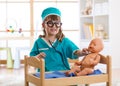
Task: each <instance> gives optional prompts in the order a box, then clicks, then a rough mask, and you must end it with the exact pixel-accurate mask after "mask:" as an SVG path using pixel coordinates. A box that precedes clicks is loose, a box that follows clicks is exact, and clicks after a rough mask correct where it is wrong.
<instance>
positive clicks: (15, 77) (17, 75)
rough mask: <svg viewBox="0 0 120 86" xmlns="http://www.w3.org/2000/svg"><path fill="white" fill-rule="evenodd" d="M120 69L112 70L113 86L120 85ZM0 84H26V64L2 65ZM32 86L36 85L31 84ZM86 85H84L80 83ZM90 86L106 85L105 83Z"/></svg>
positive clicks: (20, 85)
mask: <svg viewBox="0 0 120 86" xmlns="http://www.w3.org/2000/svg"><path fill="white" fill-rule="evenodd" d="M119 73H120V69H116V70H113V71H112V86H120V74H119ZM0 74H1V75H0V86H24V66H23V65H22V66H21V68H20V69H6V67H5V66H0ZM30 86H34V85H33V84H30ZM79 86H84V85H79ZM90 86H105V83H101V84H94V85H90Z"/></svg>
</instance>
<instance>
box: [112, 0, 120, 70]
mask: <svg viewBox="0 0 120 86" xmlns="http://www.w3.org/2000/svg"><path fill="white" fill-rule="evenodd" d="M119 8H120V0H110V50H111V53H110V55H111V56H112V67H113V68H120V9H119Z"/></svg>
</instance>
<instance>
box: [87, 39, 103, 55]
mask: <svg viewBox="0 0 120 86" xmlns="http://www.w3.org/2000/svg"><path fill="white" fill-rule="evenodd" d="M103 48H104V45H103V41H102V39H100V38H95V39H93V40H92V41H91V42H90V44H89V46H88V50H89V51H90V52H91V53H99V52H100V51H102V50H103Z"/></svg>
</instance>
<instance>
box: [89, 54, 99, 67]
mask: <svg viewBox="0 0 120 86" xmlns="http://www.w3.org/2000/svg"><path fill="white" fill-rule="evenodd" d="M90 61H91V64H92V65H97V64H98V63H99V62H100V56H99V55H97V56H96V57H95V59H90Z"/></svg>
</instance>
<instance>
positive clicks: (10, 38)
mask: <svg viewBox="0 0 120 86" xmlns="http://www.w3.org/2000/svg"><path fill="white" fill-rule="evenodd" d="M25 39H28V40H29V39H32V37H0V40H25Z"/></svg>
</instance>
